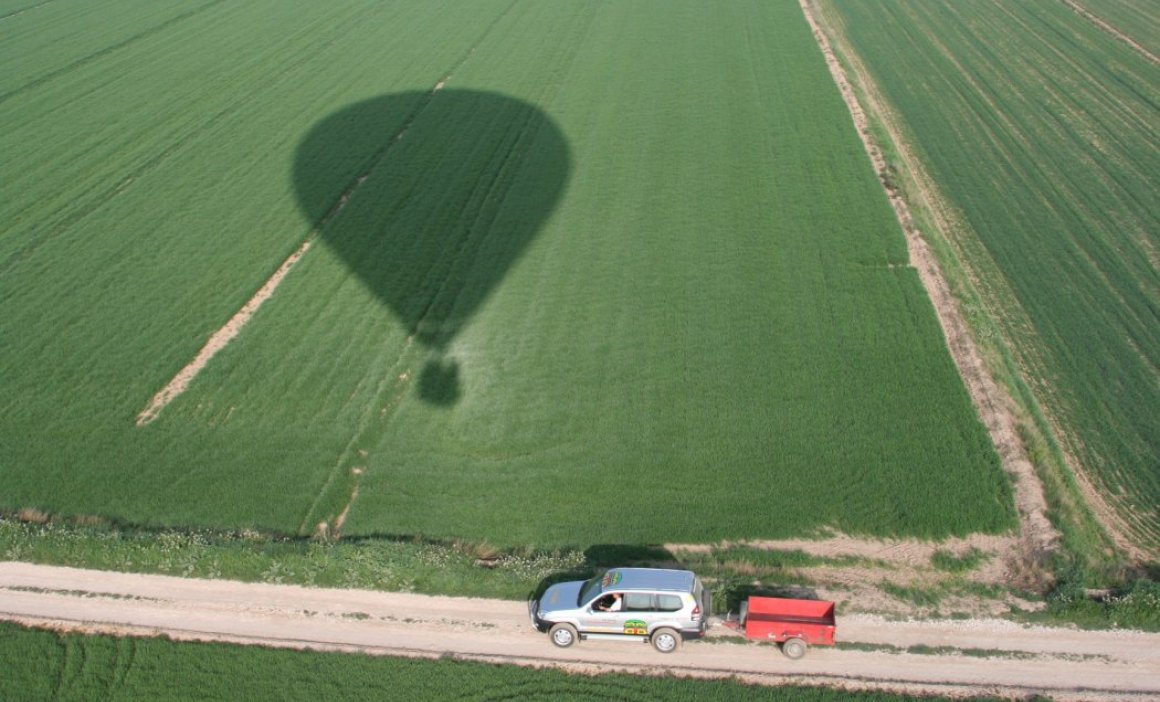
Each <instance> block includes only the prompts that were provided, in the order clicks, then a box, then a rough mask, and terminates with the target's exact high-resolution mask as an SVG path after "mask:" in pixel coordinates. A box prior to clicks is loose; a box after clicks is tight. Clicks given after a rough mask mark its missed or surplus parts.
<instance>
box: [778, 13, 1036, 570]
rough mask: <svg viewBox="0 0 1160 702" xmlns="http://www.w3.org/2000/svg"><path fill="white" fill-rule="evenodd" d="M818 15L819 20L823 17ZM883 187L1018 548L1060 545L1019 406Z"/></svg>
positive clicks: (839, 74) (833, 70) (858, 121)
mask: <svg viewBox="0 0 1160 702" xmlns="http://www.w3.org/2000/svg"><path fill="white" fill-rule="evenodd" d="M800 5H801V8H802V12H803V13H804V14H805V17H806V21H807V22H809V24H810V27H811V29H812V30H813V33H814V37H815V39H816V40H817V42H818V46H819V47H820V48H821V50H822V53H823V54H824V55H825V58H826V64H827V65H828V66H829V68H830V75H831V76H833V79H834V82H835V83H836V84H837V85H838V89H839V90H840V91H841V93H842V98H843V99H844V100H845V101H846V105H847V106H848V108H849V110H850V115H851V117H852V118H853V120H854V125H855V128H856V130H857V132H858V135H859V137H860V138H861V140H862V144H863V146H864V147H865V149H866V153H867V155H868V156H869V157H870V160H871V162H872V163H873V164H874V169H875V170H876V171H877V172H878V173H879V174H884V173H886V172H887V164H886V160H885V158H884V157H883V155H882V151H881V150H880V149H879V147H878V145H877V144H875V142H874V138H873V136H872V135H871V132H870V126H869V120H868V119H867V117H866V113H865V111H864V110H863V108H862V106H861V104H860V103H859V102H858V98H857V96H856V95H855V93H854V89H853V86H852V85H851V84H850V81H849V78H848V77H847V75H846V72H845V69H844V68H843V67H842V64H841V63H839V61H838V59H837V56H836V55H835V54H834V51H833V48H832V47H831V46H830V42H829V39H828V38H827V35H826V33H825V32H823V31H822V28H821V26H820V25H819V23H818V21H817V19H816V17H815V13H814V11H813V8H812V5H811V1H810V0H800ZM817 14H818V16H821V13H817ZM856 70H857V73H858V78H859V84H860V85H863V86H867V93H868V94H872V91H871V90H870V89H869V86H872V83H871V81H870V77H869V75H868V74H867V73H866V72H865V71H864V69H858V68H856ZM872 107H873V108H875V114H876V115H877V116H878V117H879V118H880V119H881V120H882V122H883V123H884V124H886V127H887V129H888V130H889V131H890V133H891V137H892V140H893V141H894V142H895V144H897V145H899V148H900V150H901V151H902V153H903V156H904V158H907V160H908V161H912V160H913V157H912V156H910V155H909V154H908V153H907V152H906V151H905V150H903V149H904V147H903V145H904V144H905V142H904V140H902V139H900V138H899V137H900V135H899V131H898V129H897V127H896V125H893V124H891V122H890V119H889V113H888V112H886V111H884V110H881V109H879V107H878V106H877V105H872ZM883 187H884V188H885V189H886V192H887V195H888V197H889V198H890V204H891V206H892V207H893V208H894V212H895V215H896V216H897V218H898V222H899V224H900V225H901V226H902V229H903V231H904V232H905V234H906V242H907V249H908V250H909V253H910V261H911V265H912V266H914V267H915V269H916V270H917V271H918V274H919V278H920V279H921V281H922V284H923V287H925V288H926V291H927V294H928V295H929V296H930V300H931V303H932V304H933V305H934V308H935V312H936V314H937V316H938V320H939V324H940V326H941V327H942V330H943V334H944V336H945V337H946V341H947V347H948V348H949V350H950V352H951V356H952V358H953V359H954V361H955V365H956V366H957V367H958V369H959V374H960V375H961V376H962V378H963V382H964V383H965V385H966V387H967V390H968V392H969V393H970V396H971V401H972V403H973V404H974V406H975V410H976V411H977V412H978V414H979V418H980V419H981V420H982V421H983V424H984V425H985V426H986V427H987V431H988V432H989V433H990V435H991V440H992V442H993V443H994V444H995V448H996V450H997V451H998V452H999V456H1000V458H1001V459H1002V462H1003V467H1004V469H1005V470H1006V471H1007V473H1008V474H1009V475H1010V476H1011V478H1012V481H1013V483H1014V490H1015V506H1016V509H1017V510H1018V513H1019V519H1020V525H1021V527H1020V532H1021V534H1020V539H1019V542H1018V544H1017V548H1019V549H1021V550H1022V551H1024V552H1025V553H1027V554H1033V553H1035V552H1040V551H1045V550H1050V549H1053V548H1054V547H1055V545H1056V544H1057V543H1058V538H1059V535H1058V533H1057V532H1056V531H1055V528H1054V527H1053V526H1052V525H1051V522H1050V521H1049V520H1048V518H1047V501H1046V499H1045V498H1044V494H1043V486H1042V484H1041V483H1040V482H1039V478H1038V476H1037V475H1036V474H1035V469H1034V467H1033V466H1032V464H1031V461H1030V460H1029V459H1028V458H1027V455H1026V452H1025V451H1024V449H1023V445H1022V442H1021V441H1020V440H1019V434H1018V432H1017V429H1016V427H1017V422H1016V419H1015V416H1014V412H1013V409H1012V408H1013V407H1014V406H1015V403H1014V401H1013V400H1012V399H1011V397H1010V396H1009V395H1008V393H1007V392H1006V390H1005V389H1004V388H1002V387H1001V386H1000V385H999V384H997V383H996V382H995V381H994V379H993V378H992V377H991V375H990V373H989V372H988V370H987V368H986V365H985V364H984V362H983V360H982V357H981V356H980V354H979V351H978V348H977V347H976V346H975V342H974V339H973V338H972V337H971V334H970V330H969V328H968V327H967V324H966V322H965V320H964V319H963V316H962V313H961V311H960V309H959V307H958V302H957V301H956V300H955V298H954V296H953V295H952V293H951V291H950V288H949V286H948V285H947V282H946V280H945V278H944V277H943V275H942V272H941V270H940V268H939V266H938V262H937V260H936V259H935V256H934V253H933V252H932V251H931V250H930V247H929V246H928V244H927V243H926V241H925V240H924V239H923V236H922V232H921V231H919V229H918V227H917V226H916V225H915V222H914V218H913V216H912V215H911V213H910V208H909V206H908V205H907V202H906V201H905V200H904V199H903V198H902V197H901V195H900V194H899V193H897V192H896V191H894V190H893V189H891V188H890V187H888V186H887V184H886V182H885V180H884V181H883ZM924 197H928V198H929V197H932V195H931V193H925V194H924Z"/></svg>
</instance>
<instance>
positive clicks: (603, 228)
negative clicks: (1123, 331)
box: [0, 0, 1015, 548]
mask: <svg viewBox="0 0 1160 702" xmlns="http://www.w3.org/2000/svg"><path fill="white" fill-rule="evenodd" d="M20 6H22V4H21V3H14V4H12V3H10V4H4V5H3V6H2V7H0V14H4V13H6V12H10V11H11V8H18V7H20ZM0 58H2V59H3V60H4V63H5V66H6V67H11V69H10V70H6V71H5V74H4V76H3V78H2V80H3V85H2V86H0V90H2V91H3V92H0V126H2V127H3V128H2V129H0V153H3V154H4V155H5V161H6V164H7V166H8V169H7V171H8V175H7V176H6V177H5V178H4V179H2V180H0V208H2V209H0V221H2V222H3V225H2V226H3V228H4V229H3V232H2V234H0V293H2V294H0V353H2V355H3V359H4V363H3V364H0V436H2V437H3V440H2V441H0V471H2V475H3V486H2V490H0V508H5V509H18V508H24V507H30V508H37V509H41V510H45V511H49V512H56V513H65V514H97V515H102V516H105V517H109V518H112V519H114V520H117V521H119V522H122V523H132V524H140V525H190V526H197V525H202V526H215V527H223V528H241V527H246V526H256V527H260V528H263V529H271V530H275V531H281V532H285V533H296V534H308V533H310V532H312V531H313V530H314V529H315V526H316V525H317V524H319V523H320V522H327V523H329V524H333V523H334V522H335V521H336V519H337V517H338V516H339V515H340V514H342V513H343V512H344V510H345V509H347V507H348V506H349V508H350V509H349V513H348V518H347V519H346V521H345V524H344V527H343V530H344V533H346V534H359V535H383V536H410V535H419V534H421V535H423V536H424V537H428V538H468V539H481V540H482V539H486V540H488V541H490V542H492V543H494V544H496V545H513V544H529V545H535V546H548V547H551V546H557V545H566V546H575V547H580V548H584V547H586V546H588V545H591V544H634V543H661V542H667V541H677V542H708V541H713V540H717V539H724V538H731V539H732V538H743V537H770V538H771V537H781V536H790V535H800V534H808V533H815V532H817V531H818V530H819V529H822V528H826V527H833V528H837V529H840V530H842V531H845V532H849V533H854V534H863V535H900V536H919V537H934V538H937V537H944V536H947V535H963V534H967V533H971V532H976V531H986V532H1001V531H1006V530H1008V529H1010V528H1011V527H1013V525H1014V523H1015V517H1014V510H1013V508H1012V505H1011V498H1010V487H1009V484H1008V480H1007V478H1006V477H1005V476H1004V475H1003V473H1002V471H1001V469H1000V466H999V460H998V457H997V455H996V454H995V451H994V449H993V448H992V447H991V445H990V442H989V439H988V437H987V434H986V432H985V430H984V428H983V427H982V425H981V424H980V422H979V421H978V419H977V418H976V417H975V415H974V413H973V410H972V408H971V406H970V403H969V400H968V398H967V395H966V392H965V390H964V389H963V386H962V383H961V381H960V380H959V378H958V376H957V374H956V372H955V368H954V366H953V364H952V362H951V360H950V358H949V356H948V354H947V351H946V348H945V344H944V342H943V338H942V335H941V332H940V330H939V328H938V325H937V323H936V321H935V317H934V314H933V311H932V309H931V306H930V303H929V301H928V299H927V297H926V295H925V293H924V291H923V289H922V287H921V285H920V283H919V280H918V277H917V275H916V272H915V271H914V270H913V269H912V268H910V267H909V266H907V265H906V257H907V254H906V247H905V243H904V240H903V236H902V234H901V232H900V230H899V227H898V225H897V223H896V222H895V220H894V218H893V215H892V212H891V210H890V208H889V206H888V203H887V200H886V197H885V195H884V193H883V191H882V189H881V187H880V186H879V184H878V182H877V181H876V179H875V175H874V173H873V172H872V168H871V166H870V163H869V161H868V159H867V158H866V156H865V154H864V152H863V150H862V146H861V144H860V143H859V140H858V137H857V135H856V134H855V131H854V128H853V125H852V123H851V120H850V118H849V115H848V113H847V111H846V108H845V106H844V104H843V102H842V100H841V98H840V96H839V94H838V92H837V90H836V88H835V87H834V85H833V82H832V80H831V79H830V77H829V74H828V72H827V70H826V67H825V65H824V62H823V60H822V56H821V53H820V51H819V50H818V47H817V46H816V44H815V42H814V39H813V37H812V36H811V34H810V32H809V30H808V27H807V25H806V22H805V20H804V18H803V16H802V13H801V10H800V8H799V7H798V5H797V3H796V2H793V1H792V0H783V1H782V2H757V1H753V2H734V3H726V4H723V5H720V6H718V5H713V6H710V5H708V4H706V3H702V2H692V1H687V2H646V1H633V2H617V3H604V2H567V3H565V2H548V3H545V2H521V1H518V0H517V1H516V2H511V1H510V0H503V1H494V2H493V1H481V2H472V3H459V2H445V3H440V2H433V1H432V2H384V3H373V4H367V3H359V2H331V3H312V2H305V1H300V2H286V1H280V2H272V1H269V2H249V3H229V2H221V1H213V2H201V3H192V2H180V3H178V2H170V3H164V2H149V3H144V2H116V3H104V4H102V5H101V11H100V12H94V10H93V6H91V5H90V4H88V3H82V2H78V1H73V0H55V1H54V2H52V3H48V4H45V5H43V6H35V7H30V8H28V9H27V10H26V11H25V12H23V13H20V14H14V15H12V16H10V17H9V18H8V19H7V20H5V21H4V24H3V27H2V29H0ZM440 84H442V85H440ZM437 85H440V87H441V89H440V90H437V91H433V89H434V88H435V87H436V86H437ZM340 203H345V204H344V206H343V207H341V208H339V207H337V206H338V205H339V204H340ZM307 240H312V241H314V242H315V245H314V246H313V248H312V249H310V251H309V252H307V254H306V255H305V256H304V257H303V258H302V259H301V261H300V262H299V263H298V264H297V266H296V267H295V268H294V270H293V271H292V272H291V273H290V275H289V276H288V277H287V278H286V280H285V282H283V284H282V286H281V287H280V288H279V289H278V290H277V292H276V294H275V295H274V296H273V297H272V298H271V299H270V300H269V301H268V302H267V303H266V304H265V305H264V306H263V307H262V308H261V309H260V310H259V311H258V313H257V315H256V316H255V317H254V318H253V320H252V321H251V322H250V324H249V325H248V326H247V327H246V328H245V330H244V331H243V332H242V333H241V335H240V336H238V338H236V339H235V340H234V341H233V342H232V343H231V344H230V345H229V346H228V347H227V348H226V349H225V350H224V351H223V352H222V353H221V354H219V355H218V356H217V357H216V358H214V359H213V361H212V362H211V363H210V364H209V365H208V366H207V367H206V369H205V370H204V372H203V373H202V374H201V375H200V376H198V377H197V378H196V380H195V381H194V382H193V384H192V385H191V387H190V389H189V390H188V391H187V392H186V393H185V394H183V395H181V396H180V397H178V398H177V399H176V401H174V402H173V404H171V405H170V406H168V407H167V408H166V409H165V410H164V411H163V412H162V413H161V414H160V415H159V417H158V418H157V419H156V421H154V422H152V423H151V424H148V425H146V426H142V427H138V426H136V424H135V418H136V417H137V416H138V413H139V412H141V411H142V409H144V408H145V407H146V405H147V404H148V403H149V400H150V398H151V397H152V396H153V395H154V393H156V392H157V391H158V390H159V389H160V388H161V387H163V386H164V385H165V384H166V382H167V381H168V380H169V379H170V378H171V377H172V376H173V375H174V374H175V373H176V372H177V371H178V370H179V369H181V368H182V367H183V366H184V365H185V364H186V363H187V362H188V361H189V360H190V359H192V358H193V357H194V356H195V354H196V353H197V352H198V350H199V349H200V348H201V347H202V345H203V344H204V343H205V342H206V340H207V339H208V338H209V336H210V335H211V334H212V333H213V331H214V330H216V329H218V328H219V327H221V326H222V325H223V324H224V323H225V322H226V321H227V320H228V319H230V317H231V316H232V315H233V314H234V313H235V312H236V311H237V310H238V309H239V308H241V307H242V306H243V304H244V303H245V302H246V301H247V300H248V299H249V298H250V297H251V296H252V295H253V294H254V293H255V291H257V290H258V289H259V288H260V287H261V286H262V284H263V282H264V281H265V280H266V279H267V278H268V276H270V275H271V273H273V272H274V271H275V269H277V268H278V267H279V265H280V264H281V263H282V262H283V260H285V259H286V257H287V256H288V255H290V254H291V252H293V251H295V250H296V249H298V248H299V246H300V245H301V244H302V242H304V241H307Z"/></svg>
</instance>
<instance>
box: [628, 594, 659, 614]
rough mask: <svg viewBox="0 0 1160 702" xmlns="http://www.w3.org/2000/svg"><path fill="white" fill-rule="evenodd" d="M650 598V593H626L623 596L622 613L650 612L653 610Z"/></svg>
mask: <svg viewBox="0 0 1160 702" xmlns="http://www.w3.org/2000/svg"><path fill="white" fill-rule="evenodd" d="M652 598H653V596H652V593H649V592H626V593H625V594H624V611H626V612H651V611H652V608H653V606H652Z"/></svg>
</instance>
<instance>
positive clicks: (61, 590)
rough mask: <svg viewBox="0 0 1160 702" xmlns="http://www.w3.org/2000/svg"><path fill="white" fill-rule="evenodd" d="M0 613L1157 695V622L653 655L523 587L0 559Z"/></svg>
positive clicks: (654, 671) (922, 632) (925, 689)
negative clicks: (584, 624) (145, 571)
mask: <svg viewBox="0 0 1160 702" xmlns="http://www.w3.org/2000/svg"><path fill="white" fill-rule="evenodd" d="M0 619H3V620H7V621H14V622H18V623H21V624H24V625H26V626H35V627H42V628H49V629H55V630H58V631H68V632H80V633H89V634H95V633H101V634H111V635H116V636H167V637H169V638H171V639H174V640H180V641H216V642H225V643H235V644H247V645H259V646H266V647H275V648H291V649H314V650H327V651H348V652H361V653H366V654H372V655H390V656H409V657H428V658H438V657H452V658H456V659H461V660H472V661H486V662H492V663H504V664H516V665H524V666H532V667H553V668H561V669H564V670H567V671H570V672H575V673H583V674H593V673H602V672H613V671H622V672H628V673H634V674H642V675H662V674H676V675H681V676H688V677H697V678H734V679H739V680H742V681H745V682H750V683H756V684H763V685H783V684H810V685H818V684H824V685H828V686H836V687H842V688H847V689H858V690H890V691H895V692H900V693H911V694H923V693H937V694H943V695H951V696H966V695H978V694H983V693H986V694H992V695H996V694H997V695H1000V696H1006V697H1015V696H1026V695H1036V694H1037V695H1050V696H1051V697H1053V698H1055V699H1057V700H1060V701H1064V700H1145V699H1156V697H1157V695H1160V634H1147V633H1141V632H1130V631H1100V632H1087V631H1080V630H1077V629H1049V628H1045V627H1034V626H1023V625H1019V624H1014V623H1012V622H1007V621H1001V620H994V619H970V620H955V621H947V620H942V621H890V620H887V619H883V618H881V617H877V616H874V615H858V614H855V615H846V616H839V618H838V640H839V642H840V643H841V646H839V647H838V648H835V649H831V648H819V647H815V648H814V649H812V650H811V651H810V652H809V654H808V655H807V656H806V657H805V658H803V659H801V660H798V661H791V660H789V659H787V658H785V657H783V656H782V655H781V654H780V653H779V652H778V651H777V649H776V648H774V647H772V646H766V645H756V644H751V643H746V642H745V641H744V640H743V639H741V638H740V637H738V636H737V635H736V634H733V633H732V632H731V631H730V630H728V629H725V628H724V627H721V626H716V627H714V628H712V629H711V630H710V636H709V637H707V639H706V640H705V641H696V642H688V643H687V644H686V645H685V647H684V648H683V650H681V651H680V652H678V653H676V654H674V655H670V656H664V655H662V654H659V653H656V652H655V651H653V650H652V649H651V648H650V647H647V646H643V645H638V644H627V643H617V642H608V641H588V642H583V643H581V644H579V645H577V646H575V647H573V648H569V649H557V648H554V647H553V646H552V645H551V643H550V642H549V640H548V638H547V637H546V636H544V635H542V634H539V633H537V632H536V631H535V630H534V629H533V628H532V627H531V625H530V623H529V621H528V616H527V609H526V606H525V604H524V603H523V602H512V601H506V600H488V599H473V598H460V597H433V596H426V595H415V594H409V593H386V592H370V591H364V590H336V589H321V588H318V589H315V588H306V587H300V586H293V585H272V584H256V583H240V582H233V581H225V580H197V579H184V578H176V577H170V576H161V575H139V574H126V573H112V572H105V571H91V570H80V569H74V568H61V567H55V566H41V565H33V564H29V563H17V562H7V563H0Z"/></svg>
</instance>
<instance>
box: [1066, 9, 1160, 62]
mask: <svg viewBox="0 0 1160 702" xmlns="http://www.w3.org/2000/svg"><path fill="white" fill-rule="evenodd" d="M1063 4H1064V5H1067V6H1068V7H1070V8H1071V9H1072V10H1073V11H1074V12H1075V13H1076V14H1077V15H1079V16H1080V17H1083V18H1084V19H1086V20H1087V21H1089V22H1091V23H1092V24H1094V25H1096V26H1097V27H1099V28H1100V29H1102V30H1104V31H1105V32H1107V33H1108V34H1111V35H1112V36H1113V37H1115V38H1116V39H1119V40H1120V41H1122V42H1124V43H1125V44H1127V45H1128V46H1130V47H1132V48H1133V49H1135V50H1136V51H1137V52H1139V54H1140V55H1141V56H1143V57H1144V58H1146V59H1148V60H1149V61H1151V62H1152V63H1154V64H1157V65H1160V56H1157V55H1156V54H1154V53H1152V52H1151V51H1148V49H1146V48H1144V46H1143V45H1142V44H1140V43H1139V42H1138V41H1136V40H1135V39H1133V38H1132V37H1130V36H1128V35H1127V34H1124V33H1123V32H1121V31H1120V30H1118V29H1116V28H1115V27H1113V26H1112V25H1110V24H1108V23H1107V22H1105V21H1103V20H1102V19H1100V18H1099V17H1096V16H1095V15H1093V14H1092V13H1091V12H1088V10H1087V8H1085V7H1084V6H1083V5H1080V4H1079V3H1078V2H1075V0H1063Z"/></svg>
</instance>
